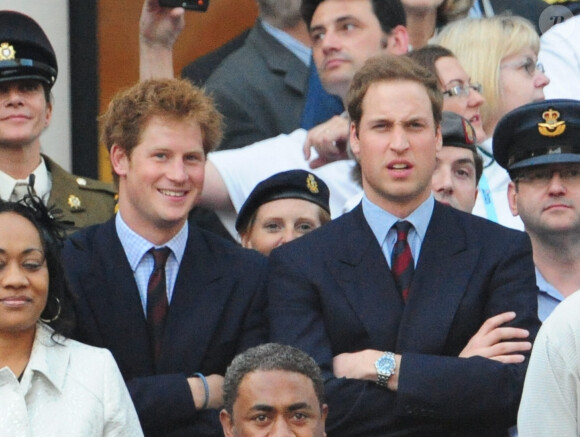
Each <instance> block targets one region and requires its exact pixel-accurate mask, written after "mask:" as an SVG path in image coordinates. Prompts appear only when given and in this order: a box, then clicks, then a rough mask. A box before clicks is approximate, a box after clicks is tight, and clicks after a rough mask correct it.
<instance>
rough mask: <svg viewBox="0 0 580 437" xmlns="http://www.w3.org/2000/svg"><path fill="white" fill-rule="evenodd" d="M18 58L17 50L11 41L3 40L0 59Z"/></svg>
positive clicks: (0, 46) (0, 47) (0, 45)
mask: <svg viewBox="0 0 580 437" xmlns="http://www.w3.org/2000/svg"><path fill="white" fill-rule="evenodd" d="M15 58H16V50H14V47H13V46H12V45H10V43H7V42H3V43H2V44H0V61H9V60H11V59H15Z"/></svg>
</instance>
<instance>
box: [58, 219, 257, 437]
mask: <svg viewBox="0 0 580 437" xmlns="http://www.w3.org/2000/svg"><path fill="white" fill-rule="evenodd" d="M63 257H64V263H65V267H66V273H67V277H68V279H69V281H70V284H71V288H72V290H73V293H74V294H75V297H76V308H77V318H78V320H77V325H78V327H77V330H76V335H75V336H74V337H75V338H76V339H78V340H80V341H82V342H84V343H87V344H90V345H94V346H99V347H104V348H107V349H109V350H110V351H111V352H112V353H113V356H114V357H115V359H116V361H117V364H118V365H119V368H120V369H121V373H122V374H123V376H124V378H125V380H126V382H127V385H128V387H129V391H130V393H131V397H132V399H133V402H134V403H135V406H136V409H137V412H138V414H139V418H140V420H141V424H142V426H143V429H144V432H145V435H146V436H172V437H177V436H188V437H191V436H206V435H207V436H210V435H211V436H221V435H222V432H221V426H220V424H219V420H218V412H217V410H207V411H200V412H198V411H196V409H195V405H194V402H193V399H192V395H191V391H190V388H189V385H188V383H187V379H186V378H187V377H189V376H193V374H194V373H195V372H201V373H203V374H204V375H210V374H220V375H223V374H224V373H225V371H226V367H227V366H228V365H229V363H230V362H231V360H232V359H233V357H234V356H235V355H236V354H237V353H239V352H241V351H243V350H244V349H246V348H248V347H251V346H254V345H257V344H260V343H263V342H264V340H266V339H267V338H266V337H267V326H266V325H267V321H266V320H264V319H265V316H264V306H265V289H264V279H265V262H266V261H265V258H264V257H263V256H261V255H260V254H258V252H255V251H250V250H247V249H242V248H240V247H239V246H236V245H234V244H233V243H230V242H228V241H226V240H223V239H222V238H220V237H217V236H215V235H213V234H211V233H209V232H205V231H202V230H200V229H198V228H196V227H194V226H190V227H189V237H188V242H187V246H186V249H185V253H184V256H183V260H182V262H181V265H180V268H179V273H178V276H177V280H176V284H175V288H174V293H173V297H172V300H171V303H170V307H169V312H168V315H167V319H166V325H165V332H164V341H163V346H162V351H161V359H160V363H159V366H158V369H157V371H155V370H154V366H153V360H152V356H151V352H150V349H149V340H148V336H147V327H146V319H145V315H144V312H143V307H142V305H141V300H140V297H139V292H138V289H137V284H136V282H135V279H134V276H133V272H132V271H131V267H130V265H129V262H128V260H127V257H126V255H125V252H124V250H123V247H122V245H121V242H120V240H119V238H118V236H117V232H116V229H115V220H114V218H113V219H111V220H109V221H108V222H106V223H104V224H102V225H97V226H93V227H90V228H87V229H85V230H82V231H81V232H79V233H76V234H74V235H73V236H72V237H71V238H70V239H69V240H68V241H67V242H66V244H65V247H64V251H63Z"/></svg>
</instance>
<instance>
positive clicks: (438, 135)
mask: <svg viewBox="0 0 580 437" xmlns="http://www.w3.org/2000/svg"><path fill="white" fill-rule="evenodd" d="M435 138H436V140H437V145H436V148H435V150H437V152H440V151H441V149H442V148H443V135H442V134H441V125H439V126H437V130H436V131H435Z"/></svg>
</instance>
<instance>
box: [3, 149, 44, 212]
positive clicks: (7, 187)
mask: <svg viewBox="0 0 580 437" xmlns="http://www.w3.org/2000/svg"><path fill="white" fill-rule="evenodd" d="M32 174H33V175H34V192H35V193H36V195H37V196H38V197H40V198H41V199H42V201H43V202H44V203H45V204H46V202H47V201H48V197H49V196H50V189H51V188H52V180H51V179H50V173H49V172H48V168H46V164H45V162H44V159H43V158H42V157H40V164H38V167H36V168H35V169H34V171H33V172H32ZM28 181H29V180H28V178H26V179H14V178H13V177H12V176H10V175H8V174H6V173H4V172H3V171H0V199H2V200H8V199H10V195H11V194H12V192H13V191H14V186H15V185H16V184H17V183H18V182H21V183H25V184H28Z"/></svg>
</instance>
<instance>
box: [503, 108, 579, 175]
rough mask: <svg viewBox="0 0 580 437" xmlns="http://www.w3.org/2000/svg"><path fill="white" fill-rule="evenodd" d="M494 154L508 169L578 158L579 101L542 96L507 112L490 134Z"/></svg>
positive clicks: (564, 161)
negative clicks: (550, 98)
mask: <svg viewBox="0 0 580 437" xmlns="http://www.w3.org/2000/svg"><path fill="white" fill-rule="evenodd" d="M493 156H494V158H495V160H496V161H497V163H498V164H499V165H501V166H502V167H503V168H505V169H507V170H508V171H511V170H515V169H518V168H523V167H531V166H536V165H544V164H556V163H567V162H580V101H578V100H570V99H554V100H545V101H542V102H534V103H530V104H528V105H524V106H520V107H519V108H516V109H514V110H513V111H511V112H508V113H507V114H506V115H504V117H503V118H502V119H501V120H500V121H499V123H498V125H497V127H496V129H495V132H494V134H493Z"/></svg>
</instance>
